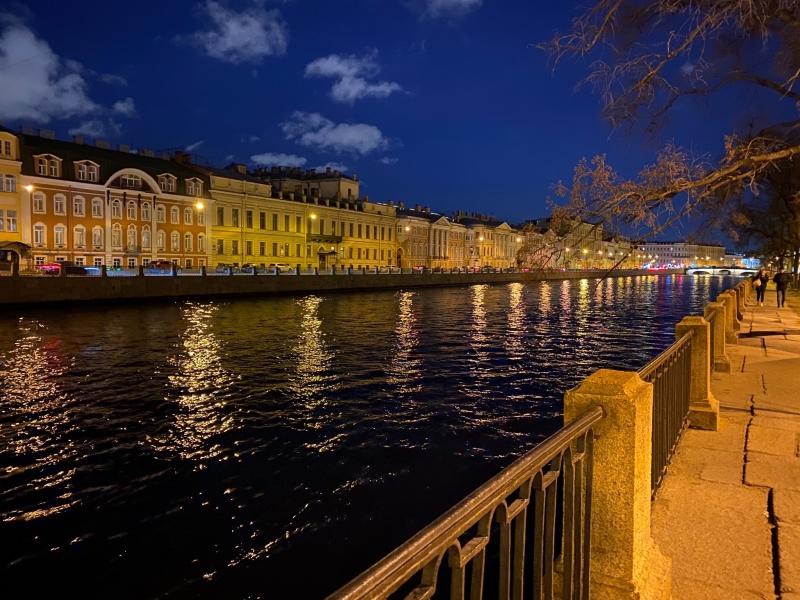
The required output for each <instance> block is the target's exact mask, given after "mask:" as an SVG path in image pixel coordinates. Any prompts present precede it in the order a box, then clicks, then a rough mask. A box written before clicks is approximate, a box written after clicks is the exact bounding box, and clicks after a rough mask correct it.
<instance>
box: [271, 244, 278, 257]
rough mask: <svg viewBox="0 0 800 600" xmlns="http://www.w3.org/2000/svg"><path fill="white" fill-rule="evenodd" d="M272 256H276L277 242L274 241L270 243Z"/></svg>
mask: <svg viewBox="0 0 800 600" xmlns="http://www.w3.org/2000/svg"><path fill="white" fill-rule="evenodd" d="M272 256H278V244H277V243H275V242H273V244H272Z"/></svg>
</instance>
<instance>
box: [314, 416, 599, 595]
mask: <svg viewBox="0 0 800 600" xmlns="http://www.w3.org/2000/svg"><path fill="white" fill-rule="evenodd" d="M601 419H603V409H602V408H600V407H595V408H594V409H592V410H590V411H588V412H586V413H585V414H584V415H583V416H581V417H579V418H578V419H576V420H575V421H573V422H572V423H570V424H569V425H567V426H566V427H564V428H563V429H561V430H560V431H559V432H558V433H556V434H555V435H553V436H551V437H549V438H548V439H547V440H545V441H544V442H542V443H541V444H540V445H539V446H537V447H536V448H535V449H533V450H531V451H530V452H528V454H526V455H525V456H523V457H522V458H520V459H519V460H517V461H516V462H514V463H513V464H511V465H510V466H509V467H507V468H505V469H504V470H503V471H501V472H500V473H499V474H497V475H496V476H495V477H493V478H492V479H490V480H489V481H488V482H486V483H485V484H484V485H482V486H481V487H480V488H478V489H477V490H475V491H474V492H473V493H472V494H470V495H469V496H467V497H466V498H464V500H462V501H461V502H459V503H458V504H457V505H456V506H454V507H453V508H452V509H450V510H449V511H447V512H446V513H445V514H444V515H442V516H441V517H439V518H438V519H437V520H436V521H434V522H433V523H431V524H430V525H429V526H428V527H426V528H425V529H423V530H422V531H420V532H419V533H418V534H417V535H415V536H414V537H412V538H411V539H410V540H408V541H407V542H406V543H405V544H403V545H402V546H400V547H399V548H397V549H396V550H395V551H394V552H392V553H391V554H389V555H388V556H387V557H386V558H384V559H383V560H381V561H380V562H378V563H377V564H376V565H375V566H373V567H372V568H371V569H369V570H367V571H365V572H364V573H362V574H361V575H360V576H358V577H357V578H355V579H354V580H353V581H351V582H350V583H348V584H347V585H345V586H344V587H343V588H341V589H340V590H339V591H337V592H335V593H334V594H333V595H331V596H329V597H328V600H366V599H367V598H370V599H373V598H414V599H417V598H419V599H422V598H431V597H433V595H434V594H435V593H436V591H437V588H440V587H449V590H450V598H451V599H452V600H463V599H464V598H465V597H469V598H482V597H484V595H483V593H484V591H485V588H487V587H488V585H487V581H497V582H498V583H497V585H499V597H500V598H509V597H511V598H523V591H524V590H523V582H524V584H525V585H531V586H532V590H531V591H532V596H533V598H553V597H554V592H556V591H560V592H561V596H562V597H563V598H570V599H575V600H588V599H589V564H590V548H591V544H590V536H591V514H592V473H593V457H594V434H593V427H594V425H595V424H596V423H598V422H599V421H600V420H601ZM531 509H532V510H531ZM495 535H496V536H498V537H499V540H498V541H499V544H498V548H499V554H495V553H493V552H491V553H490V552H487V547H488V546H489V544H490V543H491V542H493V540H494V536H495ZM526 539H530V540H531V542H532V543H531V544H528V543H526ZM529 551H530V552H531V553H532V556H528V557H526V552H529ZM445 557H446V558H447V560H446V561H445ZM440 569H446V570H448V571H449V575H450V577H449V581H446V582H444V583H443V584H440V582H439V575H440ZM467 573H469V577H467ZM487 575H488V576H487ZM448 584H449V585H448ZM486 591H487V592H488V590H486ZM494 591H497V588H494V589H492V590H491V592H494ZM491 592H489V593H487V596H491V597H495V594H494V593H491ZM525 597H527V596H525Z"/></svg>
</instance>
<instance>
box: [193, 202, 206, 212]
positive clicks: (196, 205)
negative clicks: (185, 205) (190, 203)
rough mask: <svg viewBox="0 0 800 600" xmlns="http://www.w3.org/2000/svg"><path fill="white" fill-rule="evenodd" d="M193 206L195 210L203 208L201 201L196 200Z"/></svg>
mask: <svg viewBox="0 0 800 600" xmlns="http://www.w3.org/2000/svg"><path fill="white" fill-rule="evenodd" d="M194 207H195V208H196V209H197V210H203V208H205V206H204V205H203V203H202V202H198V203H197V204H195V205H194Z"/></svg>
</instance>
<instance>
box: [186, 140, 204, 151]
mask: <svg viewBox="0 0 800 600" xmlns="http://www.w3.org/2000/svg"><path fill="white" fill-rule="evenodd" d="M203 144H205V140H200V141H199V142H195V143H194V144H189V145H188V146H186V152H194V151H195V150H197V149H198V148H199V147H200V146H202V145H203Z"/></svg>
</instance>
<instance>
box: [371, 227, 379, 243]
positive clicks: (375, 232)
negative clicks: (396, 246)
mask: <svg viewBox="0 0 800 600" xmlns="http://www.w3.org/2000/svg"><path fill="white" fill-rule="evenodd" d="M372 239H373V240H377V239H378V226H377V225H373V226H372Z"/></svg>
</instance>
